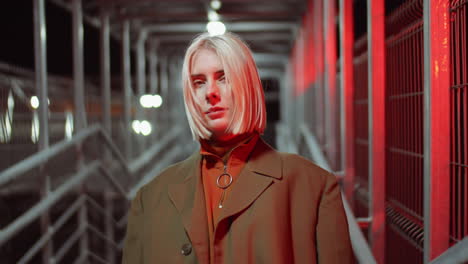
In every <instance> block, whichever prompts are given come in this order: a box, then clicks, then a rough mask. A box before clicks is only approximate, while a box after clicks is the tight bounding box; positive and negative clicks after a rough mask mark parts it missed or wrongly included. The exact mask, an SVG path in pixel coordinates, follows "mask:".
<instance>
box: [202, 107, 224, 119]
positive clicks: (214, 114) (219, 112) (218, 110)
mask: <svg viewBox="0 0 468 264" xmlns="http://www.w3.org/2000/svg"><path fill="white" fill-rule="evenodd" d="M225 112H226V109H225V108H222V107H212V108H210V109H209V110H208V111H206V112H205V114H206V116H207V117H209V118H210V119H217V118H220V117H222V116H224V113H225Z"/></svg>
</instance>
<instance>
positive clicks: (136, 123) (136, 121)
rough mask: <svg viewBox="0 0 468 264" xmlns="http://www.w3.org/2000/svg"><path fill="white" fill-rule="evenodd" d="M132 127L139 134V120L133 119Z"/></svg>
mask: <svg viewBox="0 0 468 264" xmlns="http://www.w3.org/2000/svg"><path fill="white" fill-rule="evenodd" d="M132 128H133V131H135V133H137V134H140V120H133V122H132Z"/></svg>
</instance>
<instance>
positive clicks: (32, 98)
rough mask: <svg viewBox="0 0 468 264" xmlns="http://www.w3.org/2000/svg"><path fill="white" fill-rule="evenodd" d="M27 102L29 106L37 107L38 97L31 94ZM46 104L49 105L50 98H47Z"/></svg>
mask: <svg viewBox="0 0 468 264" xmlns="http://www.w3.org/2000/svg"><path fill="white" fill-rule="evenodd" d="M29 103H30V104H31V107H32V108H34V109H37V108H39V98H37V96H35V95H33V96H31V99H30V100H29ZM47 104H49V105H50V100H49V99H47Z"/></svg>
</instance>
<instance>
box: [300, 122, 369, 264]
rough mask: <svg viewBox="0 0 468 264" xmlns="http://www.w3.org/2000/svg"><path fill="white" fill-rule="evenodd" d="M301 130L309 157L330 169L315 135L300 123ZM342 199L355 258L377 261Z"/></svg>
mask: <svg viewBox="0 0 468 264" xmlns="http://www.w3.org/2000/svg"><path fill="white" fill-rule="evenodd" d="M299 129H300V131H301V135H302V136H303V137H304V139H305V142H306V145H307V147H308V149H309V151H310V154H311V158H312V160H314V162H315V163H317V165H318V166H320V167H322V168H324V169H326V170H328V171H331V167H330V165H329V164H328V162H327V159H326V158H325V155H324V154H323V153H322V151H320V146H319V144H318V143H317V142H318V141H317V140H316V138H315V136H314V135H313V134H312V133H311V132H310V130H309V128H308V127H307V126H306V125H305V124H301V125H300V126H299ZM341 197H342V200H343V206H344V208H345V212H346V217H347V219H348V226H349V235H350V238H351V245H352V247H353V252H354V255H355V257H356V259H357V260H358V261H359V263H366V264H367V263H370V264H372V263H377V261H376V260H375V258H374V256H373V255H372V251H371V249H370V247H369V245H368V243H367V242H366V239H365V238H364V235H363V234H362V232H361V229H360V228H359V225H358V223H357V221H356V218H355V217H354V214H353V212H352V210H351V208H350V207H349V204H348V201H347V200H346V197H345V195H344V194H342V195H341Z"/></svg>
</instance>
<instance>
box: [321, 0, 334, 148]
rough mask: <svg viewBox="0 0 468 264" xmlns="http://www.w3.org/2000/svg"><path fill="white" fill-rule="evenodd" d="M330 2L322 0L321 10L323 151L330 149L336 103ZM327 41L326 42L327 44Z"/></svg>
mask: <svg viewBox="0 0 468 264" xmlns="http://www.w3.org/2000/svg"><path fill="white" fill-rule="evenodd" d="M329 2H330V1H328V0H323V1H322V6H321V7H322V9H321V10H320V11H321V12H322V16H321V19H322V25H321V26H322V40H323V44H322V45H323V46H322V47H323V48H322V50H321V52H322V53H323V56H322V57H321V59H322V64H323V72H322V87H321V89H322V90H323V104H322V112H323V117H324V119H323V123H322V125H323V129H324V131H325V133H324V137H323V139H324V141H323V143H324V146H325V149H322V151H324V150H328V149H329V146H330V140H332V139H330V136H331V135H330V122H331V118H332V117H331V115H330V108H332V107H334V105H330V80H329V76H330V71H331V70H332V69H330V68H329V66H330V65H328V56H329V54H328V45H330V44H331V43H328V42H327V41H328V36H327V35H328V31H329V28H328V17H329V15H330V14H329V12H328V9H329V6H328V5H329ZM325 43H326V44H325Z"/></svg>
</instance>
